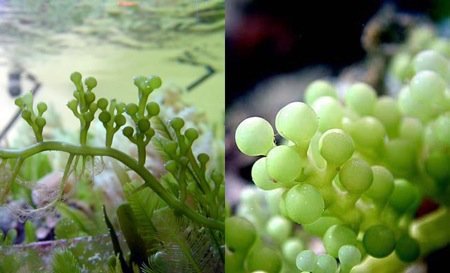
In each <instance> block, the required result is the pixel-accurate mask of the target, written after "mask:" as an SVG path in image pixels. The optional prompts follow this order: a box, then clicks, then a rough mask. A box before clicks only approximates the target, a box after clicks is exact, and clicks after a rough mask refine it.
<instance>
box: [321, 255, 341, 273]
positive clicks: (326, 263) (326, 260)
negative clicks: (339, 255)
mask: <svg viewBox="0 0 450 273" xmlns="http://www.w3.org/2000/svg"><path fill="white" fill-rule="evenodd" d="M317 266H318V267H319V268H320V269H321V270H322V272H323V273H336V270H337V262H336V259H335V258H334V257H333V256H331V255H328V254H323V255H320V256H319V257H318V258H317Z"/></svg>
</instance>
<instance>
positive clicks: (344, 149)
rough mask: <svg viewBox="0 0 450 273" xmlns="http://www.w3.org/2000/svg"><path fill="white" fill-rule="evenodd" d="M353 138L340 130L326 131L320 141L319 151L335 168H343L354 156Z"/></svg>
mask: <svg viewBox="0 0 450 273" xmlns="http://www.w3.org/2000/svg"><path fill="white" fill-rule="evenodd" d="M354 150H355V146H354V144H353V140H352V138H351V137H350V136H349V135H348V134H346V133H345V132H344V131H342V130H340V129H332V130H328V131H326V132H325V133H324V134H323V135H322V137H321V138H320V140H319V151H320V154H321V155H322V157H323V158H325V160H326V161H327V162H328V164H332V165H334V166H338V167H339V166H341V165H342V164H344V163H345V162H346V161H347V160H349V159H350V157H351V156H352V155H353V152H354Z"/></svg>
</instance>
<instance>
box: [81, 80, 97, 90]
mask: <svg viewBox="0 0 450 273" xmlns="http://www.w3.org/2000/svg"><path fill="white" fill-rule="evenodd" d="M84 84H86V86H87V87H88V88H89V89H92V88H94V87H96V86H97V80H96V79H95V78H94V77H87V78H86V79H85V80H84Z"/></svg>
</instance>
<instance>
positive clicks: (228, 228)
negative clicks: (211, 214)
mask: <svg viewBox="0 0 450 273" xmlns="http://www.w3.org/2000/svg"><path fill="white" fill-rule="evenodd" d="M255 240H256V229H255V226H254V225H253V224H252V223H251V222H250V221H248V220H247V219H245V218H243V217H238V216H232V217H229V218H226V219H225V243H226V245H227V247H228V249H230V250H231V251H239V250H245V249H249V248H250V247H251V246H252V245H253V243H254V242H255Z"/></svg>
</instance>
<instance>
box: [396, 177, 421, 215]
mask: <svg viewBox="0 0 450 273" xmlns="http://www.w3.org/2000/svg"><path fill="white" fill-rule="evenodd" d="M394 184H395V186H394V190H393V192H392V194H391V196H390V198H389V205H390V206H391V207H392V208H394V209H395V210H396V211H397V212H398V213H404V212H405V211H406V210H408V209H409V208H410V207H412V206H413V205H415V204H416V202H417V199H418V198H419V192H418V189H417V188H416V187H415V186H414V185H413V184H411V183H410V182H409V181H408V180H406V179H396V180H394Z"/></svg>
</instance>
